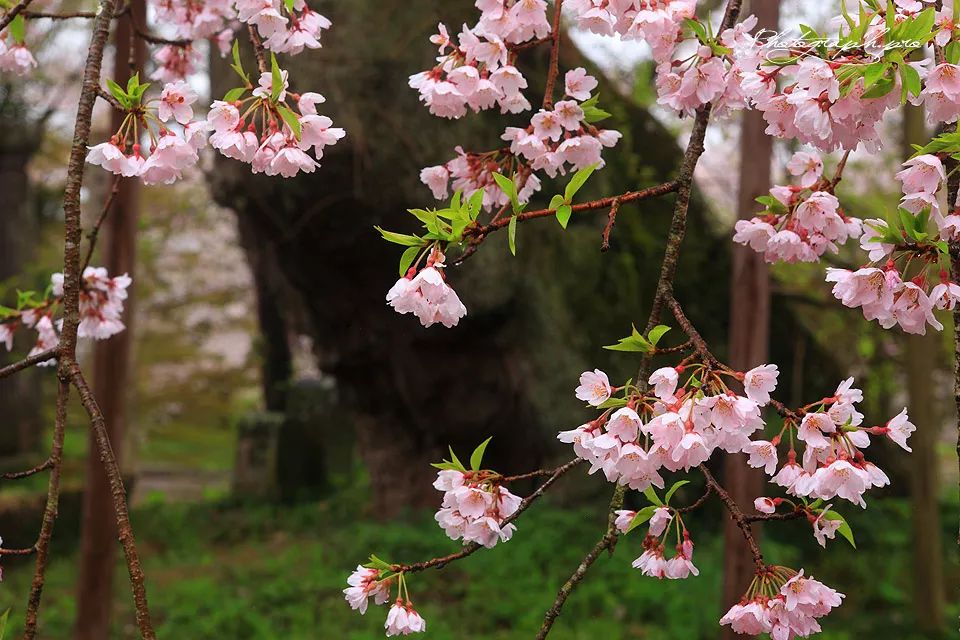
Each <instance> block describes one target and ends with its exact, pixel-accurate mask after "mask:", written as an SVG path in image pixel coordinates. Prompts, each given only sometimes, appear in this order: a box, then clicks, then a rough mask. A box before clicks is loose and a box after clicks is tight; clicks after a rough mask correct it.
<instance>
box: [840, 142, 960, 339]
mask: <svg viewBox="0 0 960 640" xmlns="http://www.w3.org/2000/svg"><path fill="white" fill-rule="evenodd" d="M904 166H905V168H904V169H903V170H902V171H901V172H900V173H898V174H897V179H898V180H900V181H901V182H902V183H903V193H904V195H903V199H902V201H901V205H900V216H899V219H898V220H891V221H887V220H881V219H869V220H866V221H865V223H864V233H863V235H862V236H861V238H860V246H861V248H862V249H863V250H864V251H866V252H867V253H868V256H869V258H870V262H869V263H868V264H867V265H864V266H863V267H861V268H859V269H857V270H855V271H852V270H850V269H827V276H826V280H827V282H832V283H834V285H833V295H834V296H835V297H836V298H837V299H838V300H840V301H841V302H842V303H843V304H844V305H845V306H847V307H851V308H860V309H861V310H862V311H863V315H864V317H865V318H866V319H867V320H876V321H877V322H878V323H879V324H880V325H881V326H882V327H884V328H886V329H889V328H892V327H894V326H898V325H899V326H900V328H901V329H903V330H904V331H905V332H907V333H914V334H921V335H922V334H925V333H926V330H927V326H928V325H929V326H932V327H933V328H934V329H936V330H937V331H941V330H942V329H943V325H942V324H941V323H940V321H939V320H937V318H936V316H935V314H934V311H935V310H936V309H951V310H952V309H953V308H954V307H955V306H956V303H957V301H958V300H960V286H957V285H956V284H954V283H953V282H951V281H950V277H949V274H948V273H947V272H946V271H945V270H941V269H939V265H938V262H939V259H940V256H941V254H942V253H945V246H946V243H947V242H950V241H951V240H953V239H955V238H956V237H957V231H958V229H960V215H957V214H956V213H955V212H954V213H950V214H949V215H946V216H944V215H943V214H942V213H941V212H940V207H939V203H938V198H937V194H938V192H939V191H940V188H941V186H942V185H943V183H945V182H946V172H945V170H944V167H943V163H942V161H941V160H940V158H939V157H938V156H936V155H933V154H921V155H918V156H916V157H914V158H912V159H910V160H908V161H907V162H906V163H904ZM931 218H932V219H933V221H934V223H935V225H936V227H937V233H936V234H931V233H930V231H929V229H928V228H927V227H928V226H929V221H930V219H931ZM911 266H913V267H914V269H915V270H914V272H913V276H910V275H909V274H908V270H909V269H910V267H911ZM931 271H934V272H938V275H939V278H931V277H930V275H931V274H930V272H931Z"/></svg>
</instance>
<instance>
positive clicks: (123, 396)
mask: <svg viewBox="0 0 960 640" xmlns="http://www.w3.org/2000/svg"><path fill="white" fill-rule="evenodd" d="M131 6H132V9H131V12H130V13H129V14H128V15H127V16H124V17H123V18H121V19H119V20H118V24H117V28H116V31H115V33H114V42H115V45H116V54H115V55H116V58H115V63H114V64H115V69H114V75H113V78H114V80H116V81H117V82H118V83H119V84H120V85H121V86H124V85H125V84H126V82H127V79H128V78H129V77H130V74H131V66H132V67H134V68H137V69H139V68H141V67H142V65H143V63H144V60H145V57H146V52H145V48H144V44H143V41H142V40H140V39H139V38H133V37H132V26H131V22H132V21H134V20H136V21H137V23H138V24H140V23H141V21H142V20H143V17H144V15H145V5H144V0H132V3H131ZM131 44H132V48H133V50H132V51H131ZM131 62H132V64H131ZM123 117H124V114H123V113H121V112H119V111H113V113H112V118H111V131H115V130H117V129H118V128H119V127H120V125H121V123H122V121H123ZM139 186H140V183H139V181H138V179H137V178H131V179H124V180H121V181H120V188H119V192H118V193H117V197H116V199H115V200H114V203H113V209H112V210H111V211H110V213H109V215H108V217H107V219H106V221H105V223H104V226H103V228H102V229H101V233H102V234H104V237H103V238H102V242H103V244H102V245H100V248H101V249H102V252H101V256H102V257H103V260H102V264H103V266H105V267H106V268H107V270H108V271H109V273H110V275H111V276H116V275H119V274H122V273H128V274H130V275H131V276H133V272H134V266H135V262H136V231H137V212H138V209H139V192H140V189H139ZM136 290H137V287H136V281H134V285H133V286H132V287H131V288H130V290H129V297H128V298H127V300H126V303H125V305H124V308H125V313H124V322H125V323H126V326H127V328H126V330H125V331H123V332H121V333H119V334H118V335H115V336H113V337H112V338H111V339H110V340H104V341H101V342H97V343H96V344H95V346H94V351H93V376H94V377H93V388H94V391H95V392H96V394H97V400H98V402H99V404H100V409H101V411H103V416H104V420H105V422H106V427H107V432H108V434H109V436H110V443H111V445H112V447H113V451H114V454H115V455H116V457H117V461H118V463H119V462H120V460H121V454H122V453H123V447H124V435H125V432H126V429H127V401H128V399H129V397H128V392H129V389H130V387H131V385H130V355H131V344H132V337H133V314H134V299H135V297H136ZM88 451H89V453H88V454H87V463H86V489H85V491H84V494H83V515H82V522H81V533H80V573H79V582H78V589H77V619H76V633H75V638H76V639H77V640H104V639H105V638H108V637H109V636H110V620H111V613H112V607H113V579H114V573H115V571H114V569H115V564H116V563H115V559H116V552H117V526H116V514H115V513H114V510H113V501H112V500H111V498H110V495H111V494H110V485H109V484H108V482H107V475H106V472H105V470H104V468H103V465H102V464H101V462H100V457H99V456H98V455H97V453H96V451H97V447H96V443H95V442H94V440H93V435H92V434H91V436H90V444H89V449H88Z"/></svg>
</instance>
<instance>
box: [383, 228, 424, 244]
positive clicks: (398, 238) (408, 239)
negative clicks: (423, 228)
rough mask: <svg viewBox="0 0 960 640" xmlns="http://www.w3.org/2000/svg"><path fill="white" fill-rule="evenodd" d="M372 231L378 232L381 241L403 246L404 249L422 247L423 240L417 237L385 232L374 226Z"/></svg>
mask: <svg viewBox="0 0 960 640" xmlns="http://www.w3.org/2000/svg"><path fill="white" fill-rule="evenodd" d="M373 228H374V229H376V230H377V231H379V232H380V235H381V236H383V239H384V240H386V241H387V242H392V243H394V244H399V245H403V246H405V247H422V246H423V240H421V239H420V238H418V237H417V236H408V235H406V234H404V233H394V232H393V231H387V230H386V229H383V228H381V227H377V226H374V227H373Z"/></svg>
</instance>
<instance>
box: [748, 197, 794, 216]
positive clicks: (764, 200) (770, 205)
mask: <svg viewBox="0 0 960 640" xmlns="http://www.w3.org/2000/svg"><path fill="white" fill-rule="evenodd" d="M756 201H757V202H759V203H760V204H762V205H763V206H765V207H766V208H767V209H769V210H770V211H772V212H773V213H776V214H777V215H783V214H786V213H788V212H789V210H788V209H787V207H786V205H784V204H783V203H782V202H780V201H779V200H777V199H776V198H774V197H773V196H760V197H759V198H756Z"/></svg>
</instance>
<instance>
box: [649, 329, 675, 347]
mask: <svg viewBox="0 0 960 640" xmlns="http://www.w3.org/2000/svg"><path fill="white" fill-rule="evenodd" d="M667 331H670V327H668V326H666V325H663V324H658V325H657V326H655V327H654V328H653V329H651V330H650V333H649V334H648V335H647V339H648V340H649V341H650V344H652V345H653V346H657V343H658V342H660V338H662V337H663V335H664V334H665V333H666V332H667Z"/></svg>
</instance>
